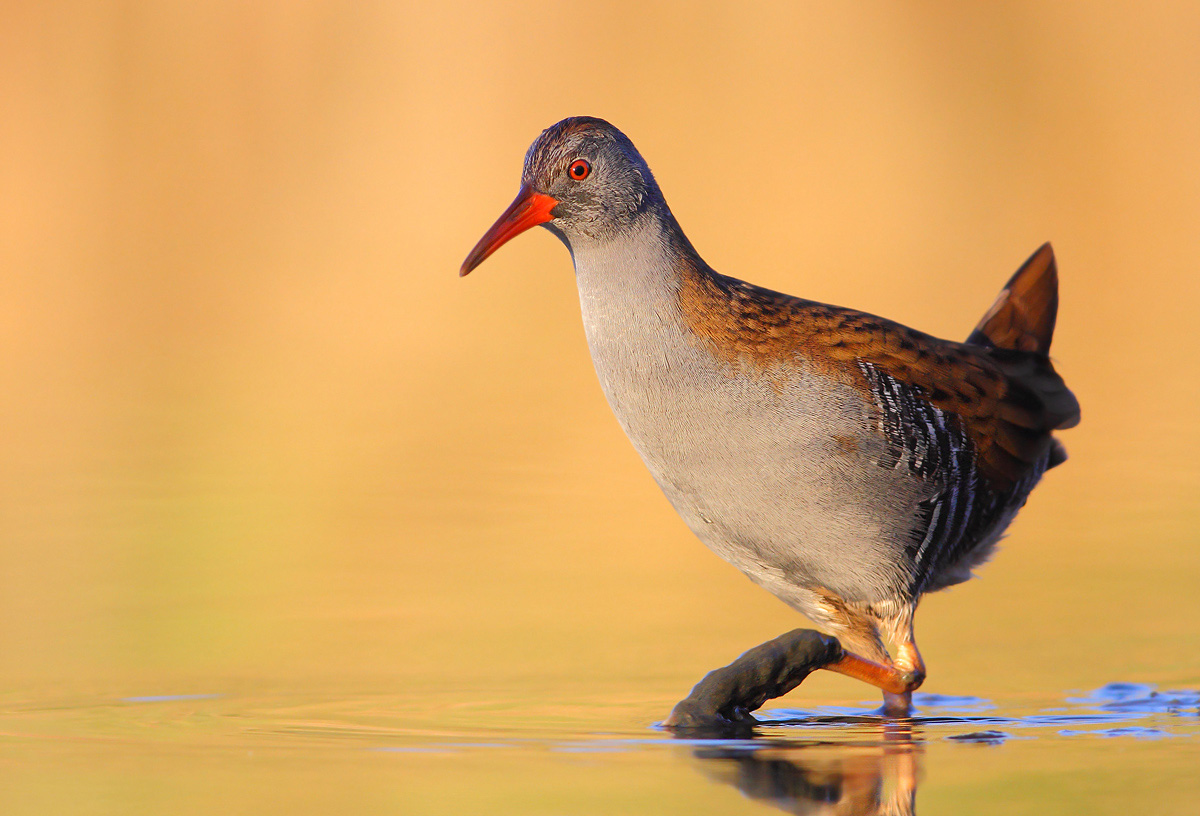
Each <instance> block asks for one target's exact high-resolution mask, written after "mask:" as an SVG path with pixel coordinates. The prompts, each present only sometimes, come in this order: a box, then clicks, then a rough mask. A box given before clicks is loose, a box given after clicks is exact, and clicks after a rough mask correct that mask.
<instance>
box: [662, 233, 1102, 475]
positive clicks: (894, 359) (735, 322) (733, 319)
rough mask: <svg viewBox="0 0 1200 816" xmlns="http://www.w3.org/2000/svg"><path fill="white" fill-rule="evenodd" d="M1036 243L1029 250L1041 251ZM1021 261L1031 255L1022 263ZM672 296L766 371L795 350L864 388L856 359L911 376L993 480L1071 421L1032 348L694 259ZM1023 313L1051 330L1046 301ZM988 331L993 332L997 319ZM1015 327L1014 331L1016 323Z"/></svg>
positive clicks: (722, 343) (697, 323) (712, 334)
mask: <svg viewBox="0 0 1200 816" xmlns="http://www.w3.org/2000/svg"><path fill="white" fill-rule="evenodd" d="M1044 250H1046V252H1048V247H1047V248H1044ZM1042 253H1043V250H1039V252H1038V253H1035V255H1034V259H1037V258H1039V257H1042V258H1043V260H1044V259H1045V258H1046V255H1044V254H1042ZM1048 257H1049V263H1048V264H1043V265H1042V270H1043V271H1042V272H1041V274H1040V276H1032V277H1028V276H1026V275H1023V274H1022V272H1018V273H1017V275H1016V276H1015V277H1014V280H1015V281H1017V282H1018V283H1021V284H1022V285H1021V286H1019V287H1018V288H1017V289H1014V290H1012V291H1013V292H1018V293H1019V292H1023V291H1024V286H1023V283H1022V282H1023V281H1025V280H1026V278H1027V277H1028V279H1029V280H1034V279H1035V278H1036V279H1037V280H1045V270H1046V269H1050V270H1053V255H1052V254H1051V255H1049V256H1048ZM1028 268H1032V267H1030V263H1026V266H1025V267H1022V270H1026V269H1028ZM1011 285H1012V281H1010V286H1011ZM1034 289H1036V290H1037V291H1044V289H1045V287H1044V286H1042V287H1034ZM1005 291H1006V292H1008V291H1010V290H1008V289H1006V290H1005ZM1022 298H1023V296H1022V295H1017V296H1014V295H1012V294H1011V293H1010V294H1009V296H1008V297H1007V299H1006V301H1007V302H1008V303H1011V304H1013V306H1012V307H1011V308H1010V307H1002V308H1001V309H1000V310H995V309H993V311H996V316H994V320H995V322H993V319H987V318H985V320H984V324H983V325H985V326H988V327H992V326H996V327H999V326H1000V325H1001V322H1003V321H1005V320H1008V322H1009V323H1010V324H1011V325H1025V323H1023V322H1021V320H1023V318H1022V319H1021V320H1017V319H1016V316H1017V315H1019V314H1025V313H1026V312H1022V311H1021V310H1020V309H1018V308H1017V306H1019V305H1020V304H1021V303H1022V302H1023V299H1022ZM1001 299H1002V300H1005V296H1004V295H1003V294H1002V296H1001ZM679 302H680V307H681V310H682V311H683V313H684V316H685V318H686V319H687V322H688V325H689V327H690V328H691V329H692V331H693V332H694V333H695V334H696V335H697V336H698V337H699V338H700V339H701V340H703V341H705V342H706V344H707V345H708V346H709V348H710V349H711V350H712V351H713V353H714V354H715V355H717V356H718V357H722V358H724V359H725V360H726V361H727V362H729V363H731V364H739V365H741V364H748V365H750V366H752V367H754V368H757V369H758V370H760V371H761V372H762V373H763V374H764V375H765V376H773V374H774V372H773V369H772V366H773V365H774V364H775V363H777V361H778V360H780V359H785V358H786V356H787V355H788V354H789V353H792V354H800V355H803V356H804V357H806V358H807V359H808V360H809V361H810V362H811V363H813V364H816V365H818V366H823V367H825V368H827V369H828V370H829V371H830V373H831V374H832V375H834V376H838V377H850V378H852V379H853V381H855V382H856V383H857V384H858V385H860V387H862V388H863V390H864V391H865V392H869V388H870V386H869V383H868V382H867V381H866V379H865V376H864V375H863V373H862V371H861V370H860V368H859V366H858V362H859V361H865V362H867V363H870V364H871V365H873V366H875V367H876V368H878V369H880V370H882V371H884V372H886V373H887V374H889V375H890V376H892V377H894V378H896V380H898V381H899V382H901V383H904V384H907V385H910V386H913V387H914V388H916V389H918V390H919V391H920V393H921V395H922V397H923V398H924V399H926V400H928V401H929V402H930V403H932V404H933V405H936V406H937V407H938V408H940V409H942V410H943V411H946V412H948V413H950V414H952V415H954V416H956V417H957V418H958V420H959V421H960V422H961V423H962V426H963V429H964V431H966V433H967V434H968V436H969V437H970V438H971V440H972V442H973V444H974V447H975V450H976V456H977V460H978V467H979V470H980V472H981V473H982V474H983V475H984V476H985V477H987V478H988V479H989V481H990V482H991V483H992V487H993V488H994V489H996V490H1007V489H1010V488H1012V487H1013V486H1014V485H1015V484H1016V482H1018V481H1019V480H1020V479H1021V478H1022V477H1023V476H1024V475H1025V474H1026V473H1028V471H1029V470H1030V468H1032V467H1033V466H1034V464H1035V463H1036V462H1038V461H1039V460H1040V459H1041V458H1042V457H1043V456H1045V455H1046V453H1047V451H1049V450H1051V449H1052V448H1053V446H1054V441H1053V438H1052V437H1051V435H1050V432H1051V431H1052V430H1054V429H1057V428H1069V427H1072V426H1073V425H1075V424H1076V423H1077V422H1078V421H1079V404H1078V403H1077V402H1076V401H1075V397H1074V395H1072V394H1071V392H1070V390H1069V389H1067V387H1066V385H1065V384H1064V383H1063V381H1062V378H1061V377H1059V376H1058V374H1057V373H1056V372H1055V371H1054V366H1053V365H1052V364H1051V362H1050V360H1049V358H1048V357H1046V356H1045V354H1043V353H1039V352H1037V351H1025V350H1010V349H1007V348H1002V347H996V346H994V345H977V344H971V343H957V342H954V341H951V340H941V339H939V338H936V337H933V336H931V335H928V334H925V333H923V332H919V331H916V330H914V329H910V328H908V327H906V326H902V325H900V324H899V323H895V322H893V321H891V320H886V319H884V318H881V317H876V316H874V315H870V314H866V313H864V312H858V311H854V310H852V309H844V308H841V307H838V306H829V305H826V304H822V303H816V302H813V301H809V300H804V299H802V298H796V297H792V296H790V295H785V294H781V293H779V292H773V291H771V290H768V289H762V288H760V287H757V286H753V285H751V284H747V283H743V282H741V281H738V280H734V279H732V278H726V277H724V276H722V275H718V274H717V273H715V272H712V271H711V270H710V269H707V268H701V267H697V268H694V269H691V270H689V274H686V275H685V276H684V279H683V282H682V286H681V287H680V292H679ZM1046 303H1049V301H1046ZM1027 313H1028V314H1029V315H1031V316H1032V317H1033V318H1035V319H1033V320H1032V322H1030V323H1029V325H1030V326H1032V327H1033V329H1032V331H1034V332H1035V334H1036V332H1037V331H1041V330H1044V329H1045V328H1046V327H1047V326H1049V329H1050V330H1051V331H1052V330H1053V321H1054V318H1053V309H1044V308H1043V309H1040V310H1036V309H1035V310H1028V312H1027ZM1000 315H1003V317H998V316H1000ZM1010 315H1011V316H1013V318H1014V319H1012V320H1009V316H1010ZM1047 315H1049V320H1048V322H1047V320H1046V316H1047ZM996 333H997V337H1000V332H999V329H998V328H997V329H996ZM1016 334H1017V335H1019V336H1022V337H1023V336H1025V330H1024V329H1022V330H1021V331H1020V332H1017V333H1016ZM972 336H973V337H974V335H972ZM1036 336H1038V337H1040V336H1041V335H1036ZM1045 344H1046V346H1047V347H1048V345H1049V337H1048V336H1046V343H1045ZM1051 458H1052V459H1053V458H1054V457H1053V456H1052V457H1051Z"/></svg>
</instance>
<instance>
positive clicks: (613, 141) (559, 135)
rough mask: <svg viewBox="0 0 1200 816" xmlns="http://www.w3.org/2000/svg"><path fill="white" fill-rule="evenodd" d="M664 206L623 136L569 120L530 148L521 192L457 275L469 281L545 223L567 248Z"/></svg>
mask: <svg viewBox="0 0 1200 816" xmlns="http://www.w3.org/2000/svg"><path fill="white" fill-rule="evenodd" d="M661 200H662V196H661V193H660V192H659V190H658V185H657V184H656V183H655V181H654V177H653V176H652V175H651V174H650V168H649V167H647V166H646V162H645V160H644V159H643V158H642V157H641V154H639V153H638V152H637V148H635V147H634V146H633V142H631V141H629V138H628V137H627V136H626V135H625V134H624V133H622V132H621V131H619V130H617V129H616V128H615V127H613V126H612V125H610V124H609V123H608V122H605V121H604V120H603V119H595V118H592V117H588V116H575V117H571V118H570V119H564V120H562V121H561V122H559V123H558V124H556V125H554V126H553V127H550V128H548V129H546V130H544V131H542V134H541V135H540V136H538V137H537V139H535V140H534V142H533V144H532V145H530V147H529V152H528V153H526V154H525V169H524V171H523V172H522V173H521V190H520V192H519V193H517V197H516V199H515V200H514V201H513V203H512V204H511V205H510V206H509V208H508V209H507V210H505V211H504V213H503V214H502V215H501V216H500V218H499V219H497V220H496V223H495V224H493V225H492V227H491V229H489V230H488V231H487V232H486V233H484V236H483V237H482V238H480V239H479V243H477V244H476V245H475V248H474V249H472V250H471V253H470V254H469V255H468V256H467V259H466V260H465V261H463V265H462V268H461V269H460V270H459V273H458V274H459V275H466V274H467V273H469V272H470V271H471V270H472V269H474V268H475V267H477V266H479V264H481V263H483V261H484V259H485V258H487V257H488V256H489V255H491V254H492V253H493V252H495V251H496V250H497V249H499V248H500V246H501V245H503V244H504V243H505V242H507V241H508V240H509V239H511V238H514V237H515V236H517V235H519V234H521V233H522V232H524V231H525V230H527V229H529V228H530V227H534V226H537V225H538V224H542V225H544V226H546V227H547V228H548V229H550V231H551V232H554V233H555V234H556V235H558V236H559V237H560V238H561V239H562V240H563V241H564V242H565V243H566V244H567V246H571V245H572V243H573V242H576V241H580V240H590V241H605V240H607V239H608V238H610V237H612V236H614V235H616V234H617V233H618V232H620V231H621V230H622V229H623V228H625V227H626V226H628V225H629V224H630V222H632V221H633V220H634V219H635V218H637V217H638V216H639V215H640V214H641V213H643V212H644V211H645V210H646V209H647V208H649V207H650V206H652V205H653V204H655V203H656V202H659V201H661Z"/></svg>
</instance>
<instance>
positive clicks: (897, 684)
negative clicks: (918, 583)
mask: <svg viewBox="0 0 1200 816" xmlns="http://www.w3.org/2000/svg"><path fill="white" fill-rule="evenodd" d="M912 613H913V610H912V609H911V608H904V609H901V610H900V611H899V612H897V613H895V614H892V615H888V616H886V617H876V618H875V619H874V621H873V622H872V625H871V626H870V627H869V629H867V627H863V626H861V625H860V626H859V627H856V628H854V629H851V630H850V632H852V633H853V634H850V636H849V637H847V638H846V639H847V640H848V641H850V643H851V644H852V645H853V646H856V647H861V648H862V650H863V651H864V652H865V653H866V654H868V655H871V656H872V657H874V658H875V659H874V660H871V659H868V658H866V657H861V656H860V655H858V654H855V653H854V652H851V651H846V652H845V653H844V654H843V656H842V658H841V659H840V660H838V661H836V662H834V663H831V664H829V665H828V666H825V668H826V669H828V670H829V671H834V672H837V673H838V674H844V675H846V676H848V677H854V678H856V679H858V680H862V681H863V682H864V683H870V684H871V685H872V686H875V687H876V688H878V689H882V691H883V710H884V712H885V713H887V714H888V715H889V716H892V717H906V716H908V714H909V712H910V711H911V709H912V693H913V692H914V691H915V690H916V689H917V688H919V687H920V685H921V683H923V682H924V681H925V661H923V660H922V659H921V653H920V652H919V651H917V644H916V642H915V641H914V640H913V629H912V619H913V616H912ZM864 629H866V630H867V631H869V632H870V636H867V634H866V632H864V631H863V630H864ZM881 630H882V632H884V633H886V634H887V635H888V636H889V637H890V639H891V640H892V642H894V643H895V644H896V657H895V659H892V658H890V657H889V656H888V653H887V651H886V650H885V649H884V648H883V643H882V641H881V639H880V634H881ZM848 634H849V633H848Z"/></svg>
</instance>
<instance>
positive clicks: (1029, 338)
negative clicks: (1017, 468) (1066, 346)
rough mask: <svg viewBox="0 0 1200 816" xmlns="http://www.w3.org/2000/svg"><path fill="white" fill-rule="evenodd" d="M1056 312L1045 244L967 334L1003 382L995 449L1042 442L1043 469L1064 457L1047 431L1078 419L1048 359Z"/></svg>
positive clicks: (1054, 275)
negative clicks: (1000, 373) (1005, 386)
mask: <svg viewBox="0 0 1200 816" xmlns="http://www.w3.org/2000/svg"><path fill="white" fill-rule="evenodd" d="M1057 315H1058V269H1057V267H1056V265H1055V263H1054V250H1053V249H1051V247H1050V244H1048V243H1047V244H1042V246H1041V247H1039V248H1038V251H1037V252H1035V253H1033V255H1031V256H1030V258H1029V260H1027V261H1026V262H1025V263H1024V264H1022V266H1021V268H1020V269H1018V270H1017V272H1016V274H1015V275H1013V276H1012V278H1010V279H1009V281H1008V283H1007V284H1006V285H1005V287H1004V289H1002V290H1001V291H1000V296H999V297H997V298H996V302H995V303H993V304H992V308H990V309H988V311H987V314H985V315H984V316H983V319H982V320H980V321H979V325H978V326H976V327H975V330H974V331H973V332H971V336H970V337H968V338H967V342H968V343H970V344H971V345H975V346H982V347H984V348H987V349H989V350H990V355H991V357H992V359H993V360H994V361H996V362H997V363H999V365H1000V368H1001V370H1002V371H1003V372H1004V375H1005V377H1006V378H1007V381H1008V389H1007V393H1006V395H1005V398H1004V400H1003V401H1002V402H1001V404H1000V405H999V406H998V407H997V414H996V416H997V419H998V420H999V421H1000V426H999V428H998V430H997V441H998V442H999V445H1000V447H1001V448H1002V449H1004V450H1006V451H1007V452H1009V453H1010V454H1012V455H1017V454H1019V453H1025V454H1028V453H1029V452H1030V451H1039V450H1045V449H1046V448H1044V447H1043V446H1045V445H1048V446H1049V447H1048V449H1049V457H1048V459H1047V464H1046V466H1047V467H1054V466H1055V465H1059V464H1062V463H1063V462H1065V461H1066V459H1067V452H1066V449H1065V448H1063V446H1062V444H1061V443H1059V442H1058V440H1056V439H1054V438H1053V437H1051V436H1050V432H1051V431H1054V430H1061V429H1064V428H1071V427H1074V426H1075V425H1076V424H1078V423H1079V402H1078V400H1076V399H1075V395H1074V394H1072V393H1071V389H1069V388H1067V385H1066V383H1064V382H1063V380H1062V377H1060V376H1059V374H1058V372H1057V371H1055V370H1054V364H1053V363H1051V362H1050V356H1049V354H1050V341H1051V340H1052V339H1053V337H1054V322H1055V318H1056V317H1057ZM1039 439H1040V440H1042V441H1040V442H1039V441H1038V440H1039ZM1035 443H1036V444H1035ZM1038 455H1045V454H1044V453H1042V454H1038ZM1018 458H1023V459H1024V458H1028V456H1024V457H1018Z"/></svg>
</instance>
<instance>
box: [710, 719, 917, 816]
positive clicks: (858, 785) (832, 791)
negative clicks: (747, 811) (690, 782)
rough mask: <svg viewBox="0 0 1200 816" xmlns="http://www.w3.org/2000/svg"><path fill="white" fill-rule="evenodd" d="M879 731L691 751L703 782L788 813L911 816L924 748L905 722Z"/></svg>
mask: <svg viewBox="0 0 1200 816" xmlns="http://www.w3.org/2000/svg"><path fill="white" fill-rule="evenodd" d="M879 728H880V731H879V732H878V734H877V737H876V738H873V739H872V738H869V739H857V740H854V741H850V742H827V741H815V740H814V741H803V740H774V739H756V740H752V741H747V740H737V741H729V742H727V743H721V742H705V743H703V744H698V745H694V746H692V748H691V752H692V755H693V757H694V758H695V759H696V760H697V763H698V766H699V770H700V771H701V772H702V773H703V774H704V775H705V776H707V777H709V778H710V779H713V780H716V781H719V782H723V783H725V784H727V785H732V786H734V787H735V788H737V789H738V790H739V791H741V792H742V793H743V794H745V795H746V796H748V797H750V798H751V799H755V800H758V801H761V802H763V803H765V804H769V805H772V806H774V807H776V808H779V809H780V810H783V811H785V812H787V813H802V814H855V815H856V816H857V815H858V814H889V815H890V814H912V813H914V812H915V811H914V807H915V802H916V794H917V783H918V780H919V778H920V769H921V743H920V742H914V740H913V738H912V729H911V726H910V725H908V724H907V723H904V722H887V723H883V724H882V725H881V726H879ZM860 735H861V732H860ZM693 736H694V735H693Z"/></svg>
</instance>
